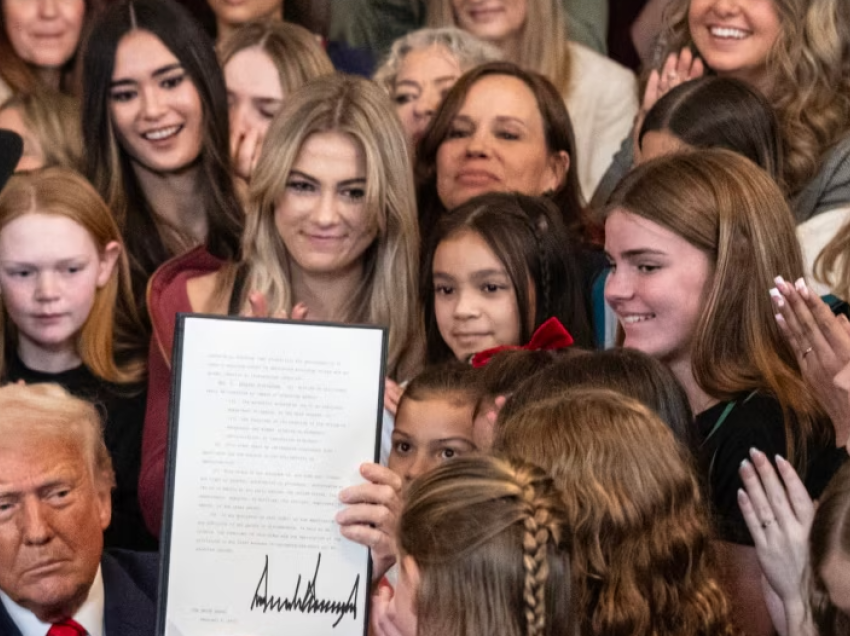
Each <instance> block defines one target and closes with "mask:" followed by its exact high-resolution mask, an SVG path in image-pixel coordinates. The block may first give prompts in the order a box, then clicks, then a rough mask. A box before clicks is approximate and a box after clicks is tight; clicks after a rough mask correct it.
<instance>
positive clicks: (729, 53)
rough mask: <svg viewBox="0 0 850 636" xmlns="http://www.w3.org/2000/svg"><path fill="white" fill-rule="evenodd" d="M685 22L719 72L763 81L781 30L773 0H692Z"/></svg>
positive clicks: (756, 83)
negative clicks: (771, 51)
mask: <svg viewBox="0 0 850 636" xmlns="http://www.w3.org/2000/svg"><path fill="white" fill-rule="evenodd" d="M688 25H689V28H690V32H691V37H692V38H693V41H694V44H695V45H696V47H697V49H698V50H699V53H700V55H701V56H702V58H703V59H704V60H705V63H706V64H707V65H708V66H709V68H711V69H712V70H714V71H715V72H716V73H717V74H718V75H727V76H729V77H736V78H738V79H741V80H744V81H747V82H749V83H751V84H753V85H755V86H760V85H761V84H762V83H763V81H764V76H765V70H766V63H767V59H768V56H769V54H770V50H771V48H772V47H773V44H774V42H775V41H776V38H778V37H779V35H780V33H781V32H782V26H781V24H780V21H779V14H778V13H777V12H776V7H775V5H774V4H773V0H735V1H734V2H733V1H730V0H691V4H690V8H689V10H688Z"/></svg>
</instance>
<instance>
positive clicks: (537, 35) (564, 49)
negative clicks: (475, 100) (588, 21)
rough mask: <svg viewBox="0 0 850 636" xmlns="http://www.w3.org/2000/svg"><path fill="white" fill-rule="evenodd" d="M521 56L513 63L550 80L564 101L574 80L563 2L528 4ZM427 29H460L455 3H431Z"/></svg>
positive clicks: (543, 0) (548, 0) (540, 0)
mask: <svg viewBox="0 0 850 636" xmlns="http://www.w3.org/2000/svg"><path fill="white" fill-rule="evenodd" d="M527 6H528V9H527V11H528V13H527V15H526V18H525V24H523V26H522V33H521V34H520V50H519V56H518V58H517V59H515V60H511V62H514V63H516V64H518V65H519V66H521V67H523V68H527V69H530V70H532V71H534V72H536V73H540V74H541V75H544V76H545V77H547V78H548V79H549V81H550V82H552V84H554V85H555V87H556V88H557V89H558V92H559V93H560V95H561V96H562V97H561V99H562V100H563V99H564V96H566V95H567V92H568V91H569V88H570V79H571V78H572V56H571V55H570V47H569V39H568V37H567V19H566V13H565V11H564V7H563V3H562V2H561V0H535V1H534V2H528V3H527ZM428 26H430V27H456V26H458V23H457V19H456V18H455V12H454V9H453V8H452V0H428Z"/></svg>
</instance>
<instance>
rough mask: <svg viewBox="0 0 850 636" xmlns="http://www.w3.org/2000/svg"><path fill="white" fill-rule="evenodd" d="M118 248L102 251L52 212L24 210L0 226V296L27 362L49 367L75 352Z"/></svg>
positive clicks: (82, 231)
mask: <svg viewBox="0 0 850 636" xmlns="http://www.w3.org/2000/svg"><path fill="white" fill-rule="evenodd" d="M119 252H120V247H119V246H118V243H110V244H109V245H107V247H106V250H104V253H103V254H100V253H99V252H98V249H97V246H96V245H95V243H94V240H93V239H92V237H91V235H90V234H89V233H88V231H86V229H85V228H84V227H83V226H81V225H80V224H79V223H77V222H75V221H73V220H71V219H70V218H68V217H65V216H59V215H56V214H41V213H38V212H35V213H32V214H25V215H23V216H20V217H18V218H17V219H15V220H14V221H12V222H10V223H8V224H7V225H6V226H5V227H4V228H3V229H2V230H0V295H2V300H3V305H4V306H5V307H6V310H7V311H8V312H9V317H10V318H11V320H12V322H14V323H15V325H16V326H17V328H18V351H19V353H20V355H21V358H22V359H23V361H24V363H25V364H27V365H28V366H34V367H36V368H38V369H41V370H49V369H50V368H51V365H50V362H49V360H50V359H51V358H52V357H53V356H55V355H68V354H70V355H72V356H75V355H76V337H77V334H78V333H79V331H80V330H81V329H82V327H83V325H84V324H85V322H86V319H87V318H88V316H89V312H90V311H91V308H92V305H93V304H94V299H95V293H96V291H97V289H98V288H99V287H102V286H103V285H105V284H106V282H107V281H108V280H109V277H110V275H111V273H112V269H113V267H114V265H115V261H116V259H117V258H118V253H119Z"/></svg>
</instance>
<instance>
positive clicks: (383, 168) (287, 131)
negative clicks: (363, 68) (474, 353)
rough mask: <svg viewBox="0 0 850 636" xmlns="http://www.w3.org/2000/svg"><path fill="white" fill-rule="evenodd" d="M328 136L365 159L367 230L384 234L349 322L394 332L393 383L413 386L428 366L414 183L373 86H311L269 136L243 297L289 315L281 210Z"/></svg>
mask: <svg viewBox="0 0 850 636" xmlns="http://www.w3.org/2000/svg"><path fill="white" fill-rule="evenodd" d="M331 131H333V132H339V133H343V134H345V135H348V136H349V137H351V138H352V139H353V140H355V141H356V143H357V144H358V145H359V146H360V148H361V149H362V151H363V154H364V156H365V161H366V193H365V197H364V205H365V209H366V210H368V211H369V215H370V216H371V218H370V219H369V220H368V222H370V223H372V224H373V225H374V226H375V227H377V229H378V232H377V238H376V239H375V241H374V242H373V244H372V245H371V246H370V247H369V248H368V249H367V250H366V253H365V254H364V257H363V258H364V267H363V280H362V282H361V284H360V286H359V288H358V290H357V291H356V293H355V294H354V295H353V297H352V298H351V301H350V303H349V306H348V309H347V312H346V313H347V315H346V316H345V317H344V319H345V320H346V321H347V322H361V323H369V324H377V325H386V326H387V327H389V351H388V360H387V367H388V373H389V374H390V375H391V376H393V377H410V375H412V373H413V371H414V370H415V368H416V367H417V366H418V364H419V357H420V356H421V353H420V349H421V344H420V333H421V326H420V322H421V315H420V312H419V308H418V303H417V289H418V288H417V285H418V280H417V271H418V266H419V253H418V249H419V232H418V228H417V220H416V201H415V199H414V194H413V173H412V168H411V165H410V157H409V154H408V150H407V145H406V140H405V135H404V130H403V129H402V126H401V122H400V121H399V120H398V117H397V116H396V114H395V112H394V110H393V107H392V104H390V102H389V100H388V98H387V96H386V95H385V94H384V93H383V92H382V91H381V89H380V88H378V86H377V85H375V84H374V83H373V82H371V81H369V80H366V79H364V78H358V77H353V76H346V75H328V76H325V77H321V78H318V79H316V80H313V81H312V82H309V83H308V84H306V85H304V86H303V87H302V88H301V89H299V90H298V91H296V92H295V93H294V94H293V95H292V97H291V98H290V99H288V100H287V101H286V103H285V104H284V106H283V109H282V110H281V111H280V113H278V115H277V116H276V117H275V120H274V121H273V122H272V125H271V126H270V127H269V131H268V133H267V135H266V140H265V142H264V143H263V150H262V153H261V155H260V159H259V161H258V163H257V168H256V171H255V172H254V175H253V177H252V179H251V186H250V191H249V213H248V218H247V227H246V229H245V237H244V243H243V253H244V260H245V263H246V265H247V268H248V276H247V280H246V284H245V290H246V291H245V296H246V297H247V292H248V290H256V291H259V292H262V293H263V294H265V296H266V298H267V300H268V306H269V311H270V312H271V313H272V314H273V313H275V312H277V311H280V310H283V311H287V312H288V311H290V310H291V309H292V305H293V298H292V285H291V282H290V266H289V254H288V252H287V250H286V246H285V245H284V243H283V240H282V239H281V238H280V233H279V232H278V230H277V226H276V225H275V220H274V209H275V201H276V200H277V199H278V198H279V197H280V195H281V194H282V193H283V191H284V188H285V187H286V182H287V180H288V179H289V173H290V171H291V170H292V166H293V165H294V163H295V161H296V159H297V157H298V153H299V152H300V150H301V147H302V146H303V145H304V142H305V141H306V140H307V138H308V137H310V136H311V135H313V134H316V133H322V132H331ZM228 279H229V280H228ZM232 280H233V275H232V274H231V275H229V276H227V275H226V276H223V277H221V284H220V285H219V289H226V288H228V287H230V286H231V285H232ZM246 297H243V298H242V299H240V306H241V305H244V303H245V301H246Z"/></svg>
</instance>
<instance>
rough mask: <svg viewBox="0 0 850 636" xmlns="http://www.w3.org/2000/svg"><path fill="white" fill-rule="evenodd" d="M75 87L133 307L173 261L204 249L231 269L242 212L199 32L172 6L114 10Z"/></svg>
mask: <svg viewBox="0 0 850 636" xmlns="http://www.w3.org/2000/svg"><path fill="white" fill-rule="evenodd" d="M83 84H84V86H83V88H84V90H83V108H82V112H83V141H84V146H85V149H86V152H85V159H86V166H85V174H86V176H87V177H88V179H89V181H91V182H92V183H93V184H94V186H95V188H96V189H97V191H98V192H99V193H100V195H101V196H102V197H103V199H104V200H105V201H106V203H107V205H108V206H109V209H110V210H112V213H113V214H114V215H115V218H116V219H117V221H118V227H119V228H120V230H121V233H122V235H123V237H124V243H125V245H126V249H127V256H128V258H129V260H130V267H131V274H132V276H133V292H134V295H135V298H136V302H137V303H138V304H139V306H140V308H142V309H144V308H145V307H146V305H147V303H146V297H145V292H146V289H147V283H148V279H149V278H150V277H151V275H152V274H153V272H154V270H156V268H157V267H159V266H160V265H161V264H162V263H164V262H165V261H166V260H168V259H169V258H171V257H172V256H175V255H177V254H181V253H183V252H186V251H187V250H189V249H190V248H192V247H195V246H197V245H200V244H205V245H206V248H207V251H208V252H209V253H210V254H212V255H213V256H215V257H217V258H219V259H222V260H236V259H237V257H238V255H239V241H240V236H241V231H242V221H243V218H242V217H243V214H242V211H241V207H240V204H239V201H238V199H237V197H236V191H235V188H234V183H233V176H232V174H231V168H230V150H229V127H228V112H227V93H226V89H225V85H224V78H223V76H222V72H221V68H220V67H219V65H218V60H217V59H216V56H215V51H214V50H213V48H212V43H211V42H210V41H209V39H208V38H207V36H206V34H205V33H204V32H203V31H202V30H201V27H200V26H199V25H198V24H197V22H196V21H195V20H194V19H193V18H192V17H191V16H190V15H189V14H188V12H186V10H185V9H184V8H183V7H181V6H180V4H179V3H177V2H170V1H168V0H124V1H122V2H117V3H115V4H112V5H110V6H109V8H108V9H107V10H106V11H105V13H104V14H103V15H101V16H100V18H99V19H98V20H97V22H96V23H95V26H94V30H93V32H92V34H91V38H90V39H89V44H88V47H87V48H86V51H85V56H84V60H83ZM143 313H144V312H143ZM143 317H145V316H143Z"/></svg>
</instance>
